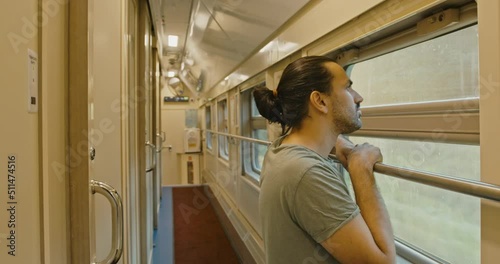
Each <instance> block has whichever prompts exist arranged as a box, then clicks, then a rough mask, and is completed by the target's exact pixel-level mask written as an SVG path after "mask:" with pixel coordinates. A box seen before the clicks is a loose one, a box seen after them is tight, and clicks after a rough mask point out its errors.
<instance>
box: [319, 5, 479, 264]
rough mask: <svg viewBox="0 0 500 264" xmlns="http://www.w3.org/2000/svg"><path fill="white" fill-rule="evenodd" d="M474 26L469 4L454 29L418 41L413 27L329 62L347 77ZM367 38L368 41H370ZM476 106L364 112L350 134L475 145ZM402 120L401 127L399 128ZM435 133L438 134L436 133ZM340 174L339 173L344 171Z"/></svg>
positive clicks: (457, 102) (414, 251) (470, 102)
mask: <svg viewBox="0 0 500 264" xmlns="http://www.w3.org/2000/svg"><path fill="white" fill-rule="evenodd" d="M476 24H477V6H475V5H474V4H471V3H468V4H466V5H464V6H462V7H460V21H459V22H458V23H456V24H454V25H452V26H449V27H447V28H444V29H441V30H439V31H438V32H434V33H432V34H428V35H425V36H421V35H418V34H417V30H416V26H415V27H412V28H410V29H406V30H404V31H402V32H401V31H400V32H399V33H396V34H392V35H385V36H383V37H380V35H381V34H379V35H378V38H377V39H376V41H372V42H370V41H368V42H369V43H367V44H366V45H364V46H356V45H354V44H349V45H347V46H344V47H343V48H341V49H338V50H336V51H334V52H331V53H330V54H328V55H327V56H329V57H333V58H336V61H337V62H338V63H339V64H340V65H342V66H344V68H345V69H346V72H347V73H348V74H349V72H350V70H351V69H352V67H353V65H355V64H356V63H359V62H362V61H366V60H369V59H371V58H374V57H378V56H382V55H384V54H387V53H390V52H393V51H395V50H399V49H404V48H407V47H410V46H413V45H415V44H418V43H422V42H425V41H427V40H430V39H433V38H436V37H441V36H444V35H447V34H449V33H451V32H454V31H456V30H461V29H463V28H467V27H470V26H473V25H476ZM389 31H390V30H389ZM370 37H371V36H370ZM370 37H367V38H368V39H370ZM372 40H373V39H372ZM361 42H363V40H358V43H361ZM478 67H480V65H479V66H478ZM478 70H479V69H478ZM349 75H350V74H349ZM479 103H480V101H479V98H476V97H474V98H464V99H451V100H441V101H432V102H415V103H400V104H393V105H381V106H370V107H362V108H361V110H362V112H363V117H362V120H363V128H362V129H360V130H358V131H356V132H355V133H353V134H352V136H359V137H376V138H389V139H410V140H420V141H428V142H443V143H455V144H464V145H479V137H480V130H479ZM450 109H451V110H450ZM443 115H446V116H447V117H448V120H453V119H455V120H456V119H457V118H460V119H461V120H462V122H460V123H450V122H446V121H445V120H444V119H443ZM464 117H465V118H464ZM403 120H404V122H402V121H403ZM403 124H405V125H403ZM408 125H409V126H411V128H410V129H408V127H407V126H408ZM436 127H439V128H440V129H439V130H438V131H436V130H435V128H436ZM457 131H458V132H457ZM341 171H342V172H343V170H341ZM386 177H387V176H386ZM481 228H482V226H481ZM398 243H399V244H401V245H402V246H401V245H400V247H407V248H411V249H409V250H407V252H406V251H405V252H399V249H398V254H400V253H402V254H401V255H400V256H402V257H404V258H407V259H411V258H414V257H415V256H416V255H418V254H420V255H419V256H417V257H418V258H420V256H422V257H424V258H425V257H427V258H430V259H433V260H436V259H439V257H437V256H435V255H433V253H432V252H427V251H425V250H422V249H420V248H419V246H418V245H414V244H411V243H408V242H405V241H398ZM403 251H404V250H403ZM410 251H411V252H410Z"/></svg>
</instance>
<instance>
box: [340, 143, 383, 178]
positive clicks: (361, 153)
mask: <svg viewBox="0 0 500 264" xmlns="http://www.w3.org/2000/svg"><path fill="white" fill-rule="evenodd" d="M335 156H337V159H339V161H340V162H341V163H342V165H343V166H344V168H346V169H347V170H348V171H350V169H349V168H353V167H360V168H367V169H369V170H373V166H374V165H375V163H377V162H382V160H383V157H382V153H381V152H380V149H379V148H378V147H375V146H373V145H370V144H368V143H363V144H361V145H354V144H353V143H352V142H351V141H349V140H348V139H346V138H345V137H344V136H343V135H339V136H338V138H337V143H336V144H335Z"/></svg>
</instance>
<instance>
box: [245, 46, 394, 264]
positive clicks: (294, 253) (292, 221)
mask: <svg viewBox="0 0 500 264" xmlns="http://www.w3.org/2000/svg"><path fill="white" fill-rule="evenodd" d="M254 97H255V101H256V104H257V108H258V109H259V112H260V113H261V115H262V116H264V117H265V118H266V119H268V120H269V121H270V122H277V123H280V124H281V126H282V128H283V136H282V137H280V138H279V139H277V140H276V141H275V142H274V143H273V144H272V145H271V146H270V148H269V150H268V152H267V153H266V156H265V159H264V163H263V167H262V172H261V179H262V180H261V193H260V198H259V210H260V215H261V220H262V226H263V236H264V244H265V248H266V259H267V263H269V264H275V263H339V262H340V263H395V255H396V253H395V247H394V238H393V233H392V227H391V224H390V220H389V216H388V213H387V210H386V208H385V205H384V202H383V200H382V197H381V196H380V193H379V191H378V189H377V186H376V184H375V178H374V177H373V166H374V164H375V163H376V162H380V161H382V154H381V153H380V150H379V149H378V148H377V147H374V146H372V145H369V144H367V143H365V144H362V145H353V144H352V143H351V142H349V141H348V140H346V139H345V138H343V137H342V134H348V133H351V132H354V131H356V130H358V129H359V128H361V111H360V110H359V105H360V103H361V102H362V101H363V98H362V97H361V96H360V95H359V94H358V93H357V92H356V91H354V90H353V88H352V81H351V80H350V79H349V77H348V76H347V75H346V73H345V71H344V69H343V68H342V67H341V66H339V65H338V64H336V63H335V62H334V61H332V60H331V59H329V58H327V57H320V56H311V57H304V58H301V59H298V60H297V61H295V62H293V63H291V64H290V65H288V66H287V68H286V69H285V70H284V72H283V75H282V77H281V80H280V82H279V85H278V88H277V89H276V90H275V91H272V90H269V89H267V88H266V87H261V88H258V89H256V90H255V91H254ZM285 128H288V129H287V130H285ZM330 153H333V154H335V155H336V156H337V158H338V159H339V160H340V162H341V163H342V165H343V166H344V167H345V168H346V169H347V170H348V171H349V174H350V177H351V181H352V184H353V187H354V192H355V195H356V201H353V200H352V198H351V197H350V196H349V193H348V188H347V186H346V184H345V181H344V179H343V178H342V176H341V173H340V172H339V171H338V170H337V166H336V164H335V162H334V161H333V160H332V159H330V158H329V157H328V155H329V154H330Z"/></svg>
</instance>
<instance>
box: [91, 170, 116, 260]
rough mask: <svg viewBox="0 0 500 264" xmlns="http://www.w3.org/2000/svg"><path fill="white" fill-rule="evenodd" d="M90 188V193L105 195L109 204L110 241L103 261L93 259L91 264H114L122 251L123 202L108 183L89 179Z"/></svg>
mask: <svg viewBox="0 0 500 264" xmlns="http://www.w3.org/2000/svg"><path fill="white" fill-rule="evenodd" d="M90 190H91V191H92V194H96V193H99V194H101V195H103V196H104V197H106V199H107V200H108V201H109V203H110V204H111V224H112V227H113V228H112V237H113V238H112V242H111V250H110V251H109V254H108V256H107V257H106V258H105V259H104V260H103V261H95V262H93V264H115V263H118V261H119V260H120V258H121V256H122V253H123V204H122V199H121V197H120V195H119V194H118V192H117V191H116V190H115V189H114V188H113V187H111V186H110V185H108V184H106V183H104V182H100V181H95V180H91V181H90Z"/></svg>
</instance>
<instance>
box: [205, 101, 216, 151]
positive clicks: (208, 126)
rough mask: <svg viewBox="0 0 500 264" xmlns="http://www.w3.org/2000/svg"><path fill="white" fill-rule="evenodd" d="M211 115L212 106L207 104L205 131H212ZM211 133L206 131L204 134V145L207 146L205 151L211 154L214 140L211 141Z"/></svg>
mask: <svg viewBox="0 0 500 264" xmlns="http://www.w3.org/2000/svg"><path fill="white" fill-rule="evenodd" d="M213 121H214V119H213V113H212V104H207V105H206V106H205V129H206V130H213V127H212V126H213V123H214V122H213ZM213 135H214V134H213V133H211V132H208V131H206V133H205V137H206V140H205V144H206V146H207V151H209V152H211V153H213V148H214V147H213V145H214V140H213Z"/></svg>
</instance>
